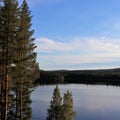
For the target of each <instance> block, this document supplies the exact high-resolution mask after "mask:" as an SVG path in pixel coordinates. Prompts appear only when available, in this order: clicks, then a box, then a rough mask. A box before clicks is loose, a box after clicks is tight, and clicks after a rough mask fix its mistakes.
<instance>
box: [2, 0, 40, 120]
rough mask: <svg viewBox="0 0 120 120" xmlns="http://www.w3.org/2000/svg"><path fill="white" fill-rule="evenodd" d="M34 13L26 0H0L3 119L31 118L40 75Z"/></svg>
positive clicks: (18, 119)
mask: <svg viewBox="0 0 120 120" xmlns="http://www.w3.org/2000/svg"><path fill="white" fill-rule="evenodd" d="M31 18H32V17H31V12H30V10H29V7H28V5H27V2H26V0H23V3H22V4H21V5H19V4H18V1H17V0H0V120H30V118H31V116H32V110H31V108H30V103H31V99H30V93H31V91H32V87H33V86H32V84H33V81H34V80H35V79H36V78H37V76H38V72H37V71H38V70H39V67H38V64H37V63H36V53H35V52H34V49H35V47H36V46H35V44H34V38H32V35H33V33H34V31H33V30H32V29H31Z"/></svg>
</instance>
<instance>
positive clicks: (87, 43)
mask: <svg viewBox="0 0 120 120" xmlns="http://www.w3.org/2000/svg"><path fill="white" fill-rule="evenodd" d="M36 44H37V49H36V51H37V52H38V53H39V55H41V56H38V57H40V58H39V59H40V60H41V62H42V61H44V64H45V61H47V63H46V64H48V66H49V65H50V66H51V67H55V65H58V66H61V67H62V66H65V65H68V66H69V65H70V66H71V65H73V66H74V65H76V64H78V65H79V64H87V63H89V64H90V63H92V64H93V63H103V64H105V63H112V62H119V60H120V39H109V38H72V39H71V41H68V42H59V41H55V40H51V39H48V38H38V39H36ZM52 65H53V66H52ZM43 66H44V65H43Z"/></svg>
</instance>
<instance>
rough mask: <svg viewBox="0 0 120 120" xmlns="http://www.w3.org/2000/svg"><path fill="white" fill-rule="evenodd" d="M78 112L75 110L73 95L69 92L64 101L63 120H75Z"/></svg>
mask: <svg viewBox="0 0 120 120" xmlns="http://www.w3.org/2000/svg"><path fill="white" fill-rule="evenodd" d="M75 116H76V112H75V111H74V110H73V98H72V93H71V92H69V91H67V92H66V93H65V94H64V99H63V120H73V119H74V118H75Z"/></svg>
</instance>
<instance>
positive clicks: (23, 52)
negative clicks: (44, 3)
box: [13, 0, 36, 120]
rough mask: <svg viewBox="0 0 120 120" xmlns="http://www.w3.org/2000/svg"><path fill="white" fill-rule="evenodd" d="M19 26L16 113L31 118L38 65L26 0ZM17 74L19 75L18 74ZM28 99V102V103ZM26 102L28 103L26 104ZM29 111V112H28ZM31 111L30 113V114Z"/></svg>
mask: <svg viewBox="0 0 120 120" xmlns="http://www.w3.org/2000/svg"><path fill="white" fill-rule="evenodd" d="M19 14H20V16H19V27H18V33H17V35H16V37H17V41H16V49H15V50H16V56H18V57H17V58H16V59H15V60H14V63H15V71H16V73H15V76H14V75H13V76H14V78H16V81H15V85H16V86H15V88H16V111H17V112H16V114H17V116H16V117H18V118H20V120H22V119H29V117H30V116H31V110H30V108H29V107H28V106H30V103H31V100H30V93H31V91H30V88H31V85H32V79H33V78H34V77H36V76H35V74H33V73H34V71H35V65H36V53H35V52H34V49H35V48H36V46H35V44H34V38H32V35H33V33H34V31H33V30H31V25H32V24H31V18H32V17H31V11H30V10H29V7H28V5H27V2H26V0H24V1H23V3H22V5H21V6H20V9H19ZM16 75H17V76H16ZM26 101H27V103H26ZM24 103H26V104H24ZM28 111H29V112H28ZM28 113H29V114H28Z"/></svg>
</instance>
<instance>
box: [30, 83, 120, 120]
mask: <svg viewBox="0 0 120 120" xmlns="http://www.w3.org/2000/svg"><path fill="white" fill-rule="evenodd" d="M59 87H60V90H61V94H62V95H63V93H64V92H65V91H66V90H70V91H72V95H73V99H74V109H75V111H76V112H77V117H76V120H80V119H81V120H88V119H89V120H107V119H109V120H113V119H114V120H118V119H120V114H119V111H120V102H119V100H120V92H119V91H120V88H119V87H113V86H108V87H107V86H102V85H101V86H100V85H97V86H95V85H88V86H87V85H80V84H70V85H60V86H59ZM54 88H55V86H54V85H49V86H46V87H45V86H41V87H39V88H37V89H36V90H35V91H34V92H33V93H32V96H31V98H32V100H33V103H32V105H31V107H32V109H33V110H32V111H33V118H32V120H37V118H38V119H39V118H41V120H44V119H45V118H46V114H47V108H48V107H49V102H50V100H51V96H52V93H53V89H54Z"/></svg>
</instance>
